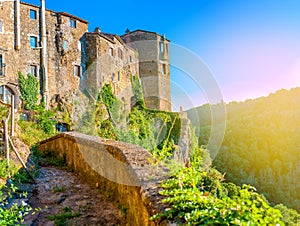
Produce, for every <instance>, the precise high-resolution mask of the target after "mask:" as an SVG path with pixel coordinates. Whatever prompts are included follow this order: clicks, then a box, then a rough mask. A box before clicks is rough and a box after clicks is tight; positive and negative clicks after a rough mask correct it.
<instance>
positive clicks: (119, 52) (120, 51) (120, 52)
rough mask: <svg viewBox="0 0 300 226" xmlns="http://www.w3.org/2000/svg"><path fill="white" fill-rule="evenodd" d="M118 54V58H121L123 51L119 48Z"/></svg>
mask: <svg viewBox="0 0 300 226" xmlns="http://www.w3.org/2000/svg"><path fill="white" fill-rule="evenodd" d="M118 55H119V58H120V59H123V51H122V50H121V49H120V48H119V50H118Z"/></svg>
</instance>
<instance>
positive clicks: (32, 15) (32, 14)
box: [30, 9, 37, 20]
mask: <svg viewBox="0 0 300 226" xmlns="http://www.w3.org/2000/svg"><path fill="white" fill-rule="evenodd" d="M36 15H37V13H36V10H34V9H31V10H30V19H33V20H36V18H37V16H36Z"/></svg>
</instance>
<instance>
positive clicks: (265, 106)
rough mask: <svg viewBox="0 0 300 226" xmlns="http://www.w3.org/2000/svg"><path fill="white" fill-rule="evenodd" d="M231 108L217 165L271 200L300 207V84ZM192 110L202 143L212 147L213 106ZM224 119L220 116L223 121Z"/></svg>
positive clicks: (228, 106) (230, 178) (234, 179)
mask: <svg viewBox="0 0 300 226" xmlns="http://www.w3.org/2000/svg"><path fill="white" fill-rule="evenodd" d="M226 109H227V119H226V133H225V137H224V141H223V144H222V147H221V149H220V151H219V153H218V155H217V157H216V158H215V159H214V161H213V166H214V167H216V168H217V169H218V170H220V171H221V172H223V173H226V175H227V176H226V178H227V180H228V181H232V182H235V183H237V184H243V183H247V184H251V185H253V186H255V187H256V188H257V189H258V191H259V192H262V193H264V195H265V196H266V197H267V198H268V200H269V201H271V202H274V203H284V204H285V205H287V206H289V207H291V208H294V209H296V210H298V211H300V88H299V87H298V88H293V89H291V90H285V89H282V90H279V91H277V92H276V93H273V94H270V95H269V96H268V97H261V98H257V99H253V100H246V101H244V102H231V103H229V104H227V105H226ZM187 113H188V117H189V118H190V120H191V122H192V124H193V125H194V126H195V127H196V132H198V134H199V143H200V144H201V145H206V144H207V142H208V139H209V136H210V128H211V111H210V105H208V104H206V105H203V106H200V107H197V108H194V109H191V110H189V111H187ZM221 119H222V117H221V115H220V116H218V115H217V116H216V121H217V122H218V120H221ZM220 122H221V121H220Z"/></svg>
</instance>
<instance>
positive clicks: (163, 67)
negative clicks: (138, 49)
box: [161, 64, 167, 75]
mask: <svg viewBox="0 0 300 226" xmlns="http://www.w3.org/2000/svg"><path fill="white" fill-rule="evenodd" d="M166 72H167V68H166V65H165V64H163V65H162V72H161V73H162V74H163V75H165V74H167V73H166Z"/></svg>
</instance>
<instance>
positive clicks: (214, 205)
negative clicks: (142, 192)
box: [153, 166, 282, 225]
mask: <svg viewBox="0 0 300 226" xmlns="http://www.w3.org/2000/svg"><path fill="white" fill-rule="evenodd" d="M223 179H224V178H223V175H222V174H220V173H219V172H218V171H217V170H215V169H210V170H209V171H203V170H201V169H200V168H197V167H195V166H192V167H190V168H182V169H181V170H180V171H179V172H177V173H176V174H175V175H174V176H173V177H172V178H170V179H168V180H167V181H165V182H164V183H163V184H162V187H163V188H164V190H163V191H162V192H161V194H162V195H164V196H167V198H166V199H164V202H165V203H168V204H171V208H169V209H167V210H166V211H165V212H163V213H161V214H158V215H155V216H154V217H153V219H156V218H160V217H165V218H167V219H170V220H174V221H176V222H177V223H179V224H187V225H207V224H208V225H276V224H282V222H281V221H280V219H281V217H282V216H281V213H280V211H279V210H276V209H274V208H272V207H270V206H269V205H268V203H267V202H266V201H265V199H264V198H263V197H262V196H260V195H259V194H258V193H256V192H254V191H253V190H254V189H253V188H252V187H251V186H249V185H248V186H246V185H244V186H243V187H242V188H240V187H238V186H236V185H234V184H232V183H229V184H227V183H224V182H222V180H223Z"/></svg>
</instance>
